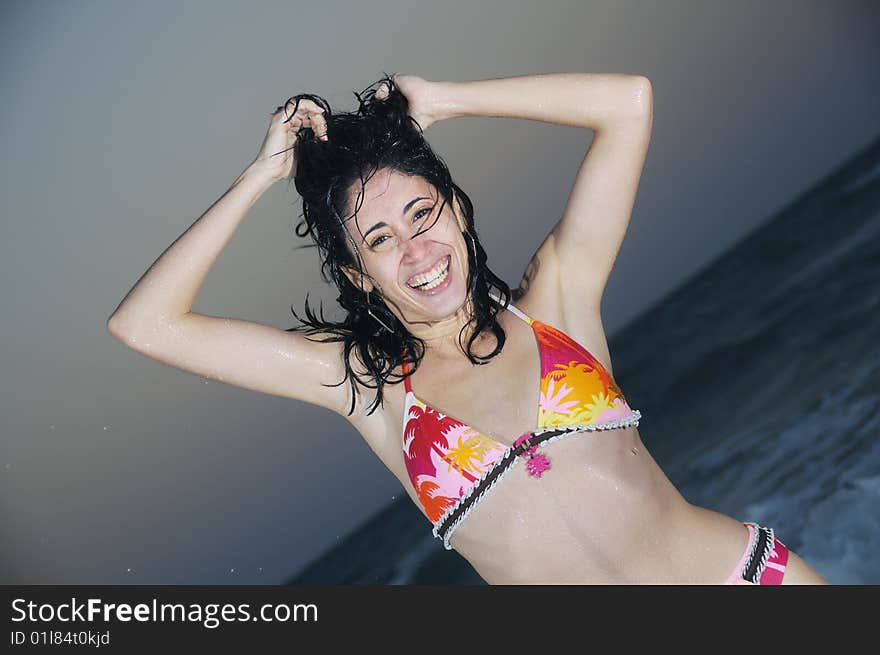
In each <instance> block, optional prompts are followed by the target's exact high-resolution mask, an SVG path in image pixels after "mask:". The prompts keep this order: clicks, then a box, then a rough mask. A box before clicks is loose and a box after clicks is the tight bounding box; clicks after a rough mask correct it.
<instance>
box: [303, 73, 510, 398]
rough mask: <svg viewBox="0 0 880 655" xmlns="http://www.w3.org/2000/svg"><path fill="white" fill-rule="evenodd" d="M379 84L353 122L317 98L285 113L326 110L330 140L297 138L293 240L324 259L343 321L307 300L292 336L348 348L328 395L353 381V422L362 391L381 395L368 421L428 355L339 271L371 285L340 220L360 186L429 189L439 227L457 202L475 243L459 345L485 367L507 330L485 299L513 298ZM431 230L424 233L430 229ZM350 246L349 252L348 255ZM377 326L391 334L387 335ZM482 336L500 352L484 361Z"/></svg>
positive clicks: (469, 211)
mask: <svg viewBox="0 0 880 655" xmlns="http://www.w3.org/2000/svg"><path fill="white" fill-rule="evenodd" d="M383 74H384V77H383V78H382V79H380V80H379V81H378V82H376V83H374V84H371V85H370V86H369V87H367V89H366V90H365V91H363V92H362V93H360V94H358V93H355V96H356V97H357V99H358V102H359V104H360V106H359V107H358V109H357V110H356V111H355V112H352V113H341V114H333V113H332V112H331V110H330V107H329V105H328V104H327V102H326V101H325V100H324V99H323V98H321V97H319V96H314V95H311V94H300V95H298V96H294V97H293V98H292V99H291V101H292V102H291V105H289V107H288V109H289V113H290V114H293V113H294V112H295V111H296V106H293V101H295V102H296V105H297V106H298V104H299V100H300V99H302V98H308V99H309V100H311V101H312V102H315V103H316V104H318V105H319V106H320V107H322V108H323V109H324V118H325V120H326V122H327V135H328V140H327V141H322V140H319V139H317V138H316V137H315V134H314V132H313V130H312V129H311V128H309V127H304V128H302V129H301V130H300V131H299V134H298V137H297V143H296V153H297V154H296V174H295V177H294V183H295V186H296V190H297V192H298V193H299V195H300V196H301V198H302V209H303V211H302V217H303V220H301V221H300V222H299V224H298V225H297V226H296V234H297V236H300V237H306V236H311V237H312V239H313V240H314V244H312V245H313V246H317V248H318V250H319V253H320V256H321V259H322V265H321V275H322V277H323V278H324V280H325V281H327V282H328V283H329V282H331V281H332V282H333V283H335V284H336V287H337V288H338V290H339V297H338V298H337V302H338V303H339V304H340V305H341V306H342V308H343V309H344V310H345V311H346V312H347V315H346V316H345V318H344V320H342V321H341V322H333V321H328V320H326V319H325V318H324V314H323V305H321V308H320V311H319V313H320V317H318V316H317V315H316V314H315V312H314V311H313V310H312V308H311V307H310V306H309V300H308V294H306V300H305V318H303V317H300V316H299V315H298V314H297V313H296V311H295V310H294V309H293V307H292V306H291V311H292V312H293V315H294V316H295V317H296V318H297V319H298V320H299V321H300V322H301V323H302V325H300V326H297V327H294V328H290V329H289V330H286V331H287V332H292V331H299V332H305V333H307V334H309V335H315V334H323V335H324V338H320V339H318V338H315V339H312V341H321V342H339V341H341V342H343V352H344V364H345V377H343V379H342V380H341V381H339V382H338V383H336V384H333V385H325V386H339V385H341V384H343V383H344V382H345V381H346V380H349V383H350V384H351V388H352V399H351V408H350V409H349V411H348V414H349V415H351V414H353V413H354V410H355V397H356V396H357V393H358V390H357V384H356V382H358V383H360V384H361V385H363V386H364V387H367V388H371V389H376V398H375V400H374V401H373V403H372V404H371V405H370V407H369V411H368V414H372V413H373V412H374V411H375V410H376V409H377V408H378V407H379V406H380V405H381V404H382V398H383V395H382V388H383V386H384V385H385V384H398V383H400V382H401V381H402V380H403V379H404V378H405V377H406V376H405V375H403V374H396V373H394V371H395V370H396V369H397V368H398V367H399V366H401V365H402V364H403V362H404V361H406V362H407V363H408V364H409V366H410V373H414V372H415V370H416V369H417V368H418V366H419V363H420V362H421V360H422V357H423V356H424V352H425V343H424V341H423V340H422V339H420V338H418V337H415V336H413V335H412V334H410V333H409V331H408V330H407V329H406V327H405V326H404V325H403V324H402V323H401V322H400V321H399V320H398V318H397V316H396V315H395V314H394V313H393V312H392V311H391V310H390V309H389V308H388V307H387V306H386V304H385V302H384V301H383V300H382V298H381V296H380V294H379V293H377V292H376V291H375V290H372V291H369V292H368V291H366V289H364V288H358V286H355V285H354V284H353V283H352V282H351V281H350V280H349V278H348V277H347V276H346V275H345V273H344V272H343V270H342V268H341V267H342V266H348V267H350V268H351V269H353V270H355V271H359V272H360V273H361V275H366V273H365V272H364V270H363V266H362V262H361V257H360V252H359V250H358V247H357V245H356V243H355V241H354V239H352V238H351V235H350V234H349V233H348V230H346V229H345V227H344V220H346V219H348V218H351V216H352V215H356V212H357V210H358V209H359V208H360V206H361V205H362V204H363V196H364V185H365V184H366V183H367V181H368V180H369V179H370V178H371V177H372V176H373V175H374V174H375V173H376V172H377V171H379V170H384V169H390V170H394V171H397V172H399V173H402V174H404V175H412V176H421V177H422V178H423V179H425V180H426V181H427V182H428V183H430V184H431V185H432V186H433V187H434V188H435V189H436V190H437V191H438V193H439V194H440V196H441V198H442V201H443V204H442V206H441V209H440V211H438V212H436V216H437V217H438V218H439V217H440V215H441V214H442V211H443V207H445V206H446V204H447V203H451V202H452V200H453V197H455V198H457V199H458V202H459V206H460V207H461V211H462V213H463V214H464V215H465V216H466V218H467V228H468V231H469V232H470V234H466V233H463V236H464V238H465V240H466V241H470V240H471V239H473V243H468V268H469V271H468V281H467V282H468V294H469V297H470V299H471V302H472V306H473V312H472V317H471V320H470V322H469V323H468V324H467V325H465V326H464V328H462V331H461V332H460V333H459V344H461V345H462V350H463V351H465V352H466V353H467V356H468V359H470V361H471V362H473V363H474V364H485V363H487V362H488V361H489V360H491V359H492V358H493V357H495V356H496V355H497V354H498V353H500V352H501V350H502V348H503V347H504V343H505V340H506V335H505V333H504V330H503V329H502V328H501V325H500V324H499V323H498V321H497V319H496V316H497V314H498V312H499V311H500V309H501V307H500V306H499V305H498V304H496V303H495V302H494V301H493V300H492V299H491V298H490V297H489V290H490V288H493V287H494V288H495V289H497V290H498V293H497V294H496V295H497V296H498V297H500V299H501V301H502V304H503V306H504V307H507V304H508V303H509V301H510V288H509V287H508V286H507V284H506V283H505V282H504V281H503V280H502V279H501V278H499V277H498V276H497V275H495V274H494V273H493V272H492V271H491V270H490V269H489V267H488V266H487V265H486V252H485V250H483V247H482V245H480V241H479V238H478V237H477V232H476V229H475V227H474V217H473V215H474V211H473V205H472V203H471V201H470V198H468V196H467V194H465V192H464V191H462V190H461V188H459V187H458V185H456V184H455V183H454V182H453V181H452V177H451V175H450V173H449V169H448V168H447V166H446V164H445V163H444V161H443V160H442V158H440V157H439V156H438V155H436V154H435V153H434V151H433V150H432V149H431V147H430V145H428V143H427V141H425V138H424V135H423V133H422V128H421V126H420V125H419V124H418V123H417V122H416V120H415V119H413V118H412V117H411V116H409V103H408V101H407V99H406V96H405V95H404V94H403V93H402V92H401V91H400V89H399V88H398V87H397V86H396V85H395V83H394V80H393V79H392V77H390V76H389V75H388V74H387V73H384V72H383ZM383 84H384V85H385V86H386V88H387V89H388V95H387V96H386V97H385V98H384V99H380V98H376V97H375V94H376V91H377V90H379V88H380V87H381V86H382V85H383ZM356 183H360V185H361V186H360V192H359V193H358V195H357V200H355V204H356V205H357V207H354V208H352V207H350V205H351V191H352V190H353V189H355V188H356V187H355V184H356ZM453 191H454V193H455V196H453ZM436 220H437V219H435V220H434V222H435V223H436ZM430 227H431V226H427V229H430ZM424 229H425V228H423V229H422V230H420V232H419V233H421V232H423V231H424ZM346 241H348V242H349V243H350V244H351V249H349V248H348V247H347V245H346ZM474 251H475V252H476V258H474ZM367 277H369V276H367ZM371 314H372V315H371ZM377 319H378V320H377ZM380 321H381V323H384V324H385V326H387V327H388V328H390V329H391V331H389V330H387V329H386V328H385V327H382V324H381V323H380ZM469 325H472V326H474V330H473V332H472V334H471V336H470V338H469V339H468V343H467V346H465V345H464V344H462V338H463V336H464V333H465V330H466V328H467V327H468V326H469ZM485 330H490V331H491V332H492V333H493V334H494V336H495V340H496V346H495V349H494V350H493V351H492V352H491V353H489V354H488V355H486V356H479V355H476V354H475V353H473V352H472V350H471V349H472V346H473V344H474V342H475V340H476V339H477V337H478V336H479V335H480V334H481V333H482V332H483V331H485ZM355 349H356V350H357V353H356V354H357V355H358V357H359V359H360V360H361V361H362V362H363V364H364V365H365V367H366V373H364V374H363V375H358V374H356V372H355V370H354V369H353V367H352V362H351V356H352V351H354V350H355Z"/></svg>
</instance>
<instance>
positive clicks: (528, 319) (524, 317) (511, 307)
mask: <svg viewBox="0 0 880 655" xmlns="http://www.w3.org/2000/svg"><path fill="white" fill-rule="evenodd" d="M489 297H490V298H492V300H494V301H495V302H497V303H498V304H499V305H501V304H502V303H501V298H499V297H498V296H496V295H495V294H494V293H492V292H491V291H490V292H489ZM507 309H509V310H510V311H511V312H513V313H514V314H516V315H517V316H519V317H520V318H521V319H522V320H524V321H525V322H526V323H528V324H529V325H531V324H532V323H534V320H533V319H532V318H531V317H530V316H529V315H528V314H526V313H525V312H524V311H522V310H520V309H517V308H516V307H514V305H513V303H512V302H509V303H507Z"/></svg>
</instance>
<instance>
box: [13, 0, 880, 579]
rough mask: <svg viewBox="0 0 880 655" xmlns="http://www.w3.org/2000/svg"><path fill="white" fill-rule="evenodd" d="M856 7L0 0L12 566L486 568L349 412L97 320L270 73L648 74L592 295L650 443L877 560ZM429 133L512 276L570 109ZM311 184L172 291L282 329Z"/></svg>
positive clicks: (258, 120) (877, 479) (701, 491)
mask: <svg viewBox="0 0 880 655" xmlns="http://www.w3.org/2000/svg"><path fill="white" fill-rule="evenodd" d="M878 28H880V5H878V4H877V3H875V2H873V1H872V0H864V1H858V0H849V1H848V2H845V3H840V2H832V1H831V0H826V1H805V0H797V1H795V0H790V1H789V0H778V1H776V2H773V3H764V2H759V1H755V0H749V1H745V2H738V3H724V2H720V1H716V0H688V1H668V2H664V3H648V2H638V1H635V0H631V1H619V0H618V1H615V2H611V0H603V1H590V2H585V1H584V0H577V1H574V0H572V1H561V0H560V1H551V2H545V3H540V4H539V3H532V2H520V1H505V2H502V1H501V0H487V1H485V2H482V3H479V5H474V4H473V3H469V2H464V1H448V2H444V3H411V2H409V3H404V2H399V1H392V0H376V1H374V2H372V3H369V4H363V3H356V2H353V1H352V2H341V1H332V0H325V1H324V2H322V3H300V2H266V1H260V2H248V3H245V2H208V1H206V0H199V1H195V0H190V1H187V2H182V3H181V2H170V1H164V2H162V1H160V2H152V3H149V4H142V3H130V2H124V3H123V2H107V1H103V2H66V3H57V2H47V1H32V2H25V1H9V0H7V2H4V3H3V4H2V5H0V37H2V38H0V85H2V86H0V88H2V97H3V103H2V105H0V112H2V118H3V120H2V121H0V139H2V144H3V150H4V155H5V156H4V157H3V159H2V163H0V165H2V167H3V169H4V170H3V175H2V176H0V180H2V182H0V184H2V185H3V189H2V192H3V193H2V195H3V198H4V212H3V221H2V233H0V280H2V282H0V284H2V285H3V298H4V311H3V312H2V313H0V331H2V335H3V339H2V345H0V353H2V375H0V384H2V394H0V414H2V416H3V420H2V424H0V431H2V433H0V521H2V524H3V526H4V528H3V530H2V531H0V583H2V584H278V583H283V582H292V583H299V582H324V583H371V582H391V583H424V582H430V583H440V584H442V583H449V584H456V583H479V582H480V580H479V578H478V577H477V576H476V575H475V574H474V573H473V571H472V570H471V569H470V567H469V566H468V565H467V563H466V562H465V561H464V560H463V559H462V558H461V557H460V556H459V555H458V554H457V553H455V551H444V550H443V548H442V545H441V544H440V542H439V540H436V539H434V538H433V537H432V536H431V533H430V527H431V526H430V524H429V523H428V522H427V521H426V519H425V518H424V517H423V516H422V515H421V514H420V513H419V512H418V510H417V509H416V508H415V506H414V505H412V503H411V501H410V500H409V499H408V498H407V497H406V496H405V494H404V492H403V490H402V488H401V487H400V484H399V482H398V481H397V479H396V478H395V477H394V476H393V475H392V474H391V473H390V472H389V471H388V470H386V469H385V467H384V465H383V464H382V463H381V462H380V461H379V460H378V459H377V458H376V456H375V454H374V453H373V452H372V451H371V450H370V448H369V447H368V446H367V444H366V443H365V442H364V441H363V439H362V438H361V437H360V436H359V435H358V433H357V432H356V431H354V429H353V428H352V427H351V426H350V425H349V424H348V422H347V421H345V420H344V419H343V418H342V417H339V416H336V415H335V414H333V413H332V412H329V411H327V410H324V409H321V408H317V407H313V406H310V405H307V404H305V403H302V402H298V401H293V400H287V399H283V398H280V397H275V396H270V395H266V394H259V393H256V392H253V391H249V390H245V389H241V388H237V387H233V386H229V385H225V384H223V383H220V382H216V381H211V380H207V379H204V378H201V377H199V376H195V375H193V374H191V373H187V372H184V371H180V370H177V369H174V368H171V367H169V366H166V365H163V364H160V363H158V362H156V361H153V360H151V359H149V358H147V357H144V356H142V355H140V354H138V353H136V352H134V351H131V350H129V349H126V348H125V347H124V346H123V345H122V344H121V343H120V342H118V341H116V340H115V339H114V338H113V337H112V336H111V335H110V334H109V333H108V332H107V330H106V321H107V318H108V317H109V316H110V314H111V313H112V312H113V311H114V310H115V308H116V306H117V305H118V303H119V302H120V301H121V300H122V298H123V297H124V296H125V294H126V293H127V292H128V291H129V289H131V287H132V286H133V285H134V284H135V283H136V282H137V280H138V279H139V278H140V276H141V275H142V274H143V273H144V271H146V270H147V269H148V268H149V266H150V265H151V264H152V263H153V262H154V261H155V260H156V258H157V257H159V255H161V253H162V252H163V251H164V250H165V248H167V247H168V246H169V245H170V244H171V243H172V242H173V241H174V240H175V239H176V238H177V237H178V236H179V235H180V234H181V233H182V232H184V231H185V230H186V229H187V228H188V227H189V226H190V225H191V224H192V222H193V221H195V220H196V218H198V217H199V216H200V215H201V214H202V213H203V212H204V211H205V210H206V209H207V208H208V207H209V206H210V205H211V204H212V203H213V202H214V201H215V200H216V199H217V198H218V197H219V196H220V195H221V194H222V193H223V192H224V191H225V190H226V189H227V188H228V187H229V185H230V184H231V183H232V182H233V181H234V180H235V178H236V177H237V176H238V175H239V174H240V173H241V171H242V170H243V169H244V167H245V166H246V165H247V164H248V163H249V162H250V161H251V160H252V159H253V157H254V156H255V155H256V153H257V151H258V149H259V145H260V143H261V141H262V137H263V135H264V134H265V130H266V128H267V127H268V121H269V115H270V113H271V112H272V111H273V110H274V109H275V107H277V106H278V105H279V104H281V103H282V102H283V101H284V100H285V99H286V98H288V97H289V96H291V95H293V94H296V93H305V92H308V93H314V94H317V95H320V96H322V97H324V98H325V99H326V100H327V101H328V102H329V103H330V105H331V107H332V108H333V109H334V111H352V110H354V109H355V108H356V107H357V99H356V98H355V96H354V92H355V91H357V92H360V91H362V90H363V89H365V88H366V87H367V86H368V85H370V84H371V83H373V82H374V81H376V80H378V79H379V78H380V77H381V76H382V74H383V71H385V72H388V73H389V74H393V73H407V74H415V75H419V76H421V77H424V78H426V79H429V80H437V81H467V80H477V79H487V78H498V77H507V76H517V75H527V74H536V73H545V72H560V71H583V72H602V73H626V74H636V75H645V76H646V77H648V78H649V79H650V80H651V82H652V84H653V90H654V123H653V137H652V141H651V147H650V151H649V153H648V158H647V162H646V165H645V170H644V174H643V176H642V180H641V184H640V188H639V194H638V197H637V200H636V204H635V208H634V211H633V217H632V221H631V224H630V228H629V232H628V234H627V237H626V240H625V241H624V243H623V246H622V248H621V251H620V254H619V256H618V259H617V262H616V265H615V268H614V271H613V272H612V274H611V277H610V279H609V282H608V285H607V287H606V292H605V297H604V301H603V307H602V310H603V323H604V325H605V328H606V330H607V333H608V336H609V344H610V348H611V356H612V361H613V365H614V370H615V378H616V379H617V381H618V382H619V383H620V385H621V387H622V388H623V389H626V390H627V400H628V401H629V402H630V404H631V405H632V406H633V407H638V408H639V409H640V410H641V411H642V413H643V416H644V418H643V420H642V423H641V424H640V426H639V431H640V434H641V436H642V439H643V441H644V442H645V444H646V446H647V447H648V449H649V450H650V451H651V452H652V454H653V455H654V457H655V458H656V459H657V461H658V462H659V463H660V465H661V467H662V468H663V469H664V470H665V471H666V473H667V475H669V477H670V479H671V480H672V481H673V483H675V484H676V485H677V486H678V487H679V488H680V489H681V491H682V493H683V494H684V495H685V497H686V498H688V500H690V501H691V502H694V503H696V504H700V505H703V506H707V507H710V508H712V509H716V510H718V511H722V512H725V513H727V514H730V515H732V516H734V517H736V518H738V519H740V520H751V521H757V522H759V523H762V524H767V525H770V526H771V527H774V528H775V529H776V530H777V533H778V534H779V536H780V538H781V539H782V540H783V541H784V542H785V543H786V544H787V545H789V547H791V548H792V549H793V550H795V551H796V552H797V553H798V554H799V555H801V556H802V557H803V558H804V559H806V560H807V561H808V562H810V563H811V564H813V565H814V567H815V568H816V569H817V570H819V572H820V573H822V574H823V575H824V576H825V577H826V578H828V579H829V580H830V581H831V582H832V583H837V584H865V583H872V584H877V583H878V582H880V556H878V554H877V553H878V552H880V550H878V549H877V547H876V545H877V543H880V514H878V512H877V510H876V508H877V507H878V506H880V440H878V435H880V391H878V390H880V351H878V348H877V344H878V342H880V341H878V337H880V328H878V327H877V322H876V315H877V305H878V304H880V282H878V279H880V238H878V237H880V140H878V139H880V41H878V39H877V38H876V37H877V34H878V33H880V30H878ZM427 137H428V140H429V141H430V142H431V144H432V145H433V146H434V148H435V149H436V150H437V152H438V153H439V154H440V155H441V156H442V157H443V158H444V160H445V161H446V162H447V163H448V164H449V167H450V170H451V172H452V174H453V177H454V179H455V181H456V182H457V183H458V184H459V185H460V186H461V187H462V188H463V189H465V191H467V193H468V195H469V196H470V197H471V199H472V200H473V202H474V208H475V218H476V221H477V226H478V229H479V231H480V234H481V239H482V241H483V243H484V246H485V247H486V250H487V252H488V254H489V260H490V264H491V265H492V267H493V269H494V270H495V271H496V272H497V273H499V274H500V275H501V276H502V277H503V278H504V279H505V280H506V281H507V282H508V283H510V284H516V283H517V282H518V280H519V277H520V276H521V275H522V272H523V270H524V268H525V265H526V263H527V261H528V259H529V257H530V256H531V254H532V253H533V252H534V250H535V248H536V247H537V245H538V244H539V243H540V242H541V241H542V240H543V238H544V236H545V235H546V233H547V231H548V230H549V229H550V228H551V227H552V225H553V224H554V223H555V222H556V221H557V220H558V218H559V216H560V215H561V212H562V210H563V209H564V206H565V203H566V200H567V198H568V194H569V193H570V191H571V186H572V184H573V182H574V175H575V173H576V172H577V169H578V166H579V165H580V163H581V161H582V159H583V157H584V154H585V153H586V151H587V149H588V148H589V144H590V141H591V138H592V132H591V131H590V130H584V129H578V128H572V127H567V126H559V125H551V124H546V123H539V122H535V121H526V120H520V119H497V118H485V117H466V118H461V119H456V120H450V121H445V122H443V123H439V124H437V125H435V126H432V127H431V128H430V129H429V130H428V132H427ZM300 211H301V207H300V205H299V198H298V196H297V194H296V191H295V189H294V188H293V186H292V185H291V186H290V187H287V186H286V185H285V184H277V185H275V187H273V188H272V189H270V190H269V192H267V193H266V194H265V195H264V196H263V197H262V198H261V199H260V201H259V202H258V203H257V204H256V205H255V206H254V208H253V209H252V210H251V213H250V214H249V216H248V218H247V219H246V220H245V221H244V222H243V223H242V225H241V227H240V228H239V230H238V232H237V233H236V235H235V236H234V237H233V239H232V241H231V242H230V243H229V245H228V246H227V248H226V249H225V250H224V252H223V253H222V254H221V256H220V258H219V259H218V261H217V263H216V265H215V267H214V269H213V270H212V271H211V273H210V275H209V276H208V278H207V280H206V282H205V284H204V286H203V288H202V290H201V292H200V294H199V297H198V299H197V301H196V303H195V305H194V307H193V310H194V311H196V312H198V313H202V314H209V315H213V316H229V317H236V318H242V319H247V320H251V321H256V322H260V323H265V324H268V325H274V326H276V327H279V328H289V327H292V326H293V325H296V319H295V318H294V317H293V315H292V314H291V311H290V306H291V305H293V306H294V307H295V308H297V310H299V309H301V308H302V305H303V300H304V298H305V295H306V293H307V292H309V293H310V295H311V297H313V298H323V299H324V301H325V305H327V303H330V304H332V303H333V299H334V298H335V294H334V293H333V290H332V289H330V287H328V286H326V285H325V284H324V282H323V281H322V280H321V277H320V274H319V270H318V259H317V254H316V252H315V251H314V250H311V249H308V250H300V249H298V246H300V245H302V244H303V243H305V241H304V240H302V239H300V238H298V237H296V236H295V234H294V232H293V228H294V226H295V225H296V223H297V222H298V221H299V218H300ZM352 476H353V477H355V478H356V479H357V493H354V488H352V487H347V486H345V485H343V484H340V483H339V480H341V479H345V478H351V477H352Z"/></svg>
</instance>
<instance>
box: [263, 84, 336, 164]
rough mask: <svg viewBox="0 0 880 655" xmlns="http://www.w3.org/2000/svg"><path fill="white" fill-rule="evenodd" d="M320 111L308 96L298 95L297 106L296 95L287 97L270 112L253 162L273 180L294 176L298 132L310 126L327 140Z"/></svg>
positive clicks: (324, 124)
mask: <svg viewBox="0 0 880 655" xmlns="http://www.w3.org/2000/svg"><path fill="white" fill-rule="evenodd" d="M295 107H296V112H295V113H294V108H295ZM323 114H324V109H323V108H322V107H319V106H318V105H317V104H316V103H314V102H313V101H312V100H309V99H308V98H300V100H299V106H298V107H297V101H296V99H295V98H290V99H289V100H288V101H287V102H286V103H285V104H284V105H282V106H281V107H278V109H276V110H275V112H274V113H273V114H272V119H271V121H270V123H269V129H268V131H267V132H266V136H265V137H264V138H263V144H262V145H261V146H260V152H259V154H258V155H257V157H256V159H254V164H253V165H254V166H256V167H257V168H258V169H259V170H260V171H261V172H262V173H264V174H266V175H267V176H268V177H269V178H271V179H272V180H274V181H277V180H283V179H288V178H292V177H293V176H295V175H296V148H297V132H299V131H300V130H301V129H302V128H304V127H310V128H312V130H313V131H314V133H315V135H316V136H317V137H318V138H319V139H321V140H322V141H326V140H327V121H326V120H325V119H324V116H323Z"/></svg>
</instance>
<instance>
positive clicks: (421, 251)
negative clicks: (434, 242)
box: [403, 235, 431, 261]
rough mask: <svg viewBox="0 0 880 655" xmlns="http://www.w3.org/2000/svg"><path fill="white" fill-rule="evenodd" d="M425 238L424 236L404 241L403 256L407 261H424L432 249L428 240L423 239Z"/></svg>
mask: <svg viewBox="0 0 880 655" xmlns="http://www.w3.org/2000/svg"><path fill="white" fill-rule="evenodd" d="M423 236H424V235H419V236H414V237H410V238H409V239H406V240H405V241H404V244H403V248H404V252H403V256H404V257H405V258H406V259H408V260H410V261H419V260H421V259H423V258H424V257H425V255H426V254H427V253H428V251H429V250H430V249H431V244H430V243H429V242H428V240H427V239H425V238H423Z"/></svg>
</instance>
